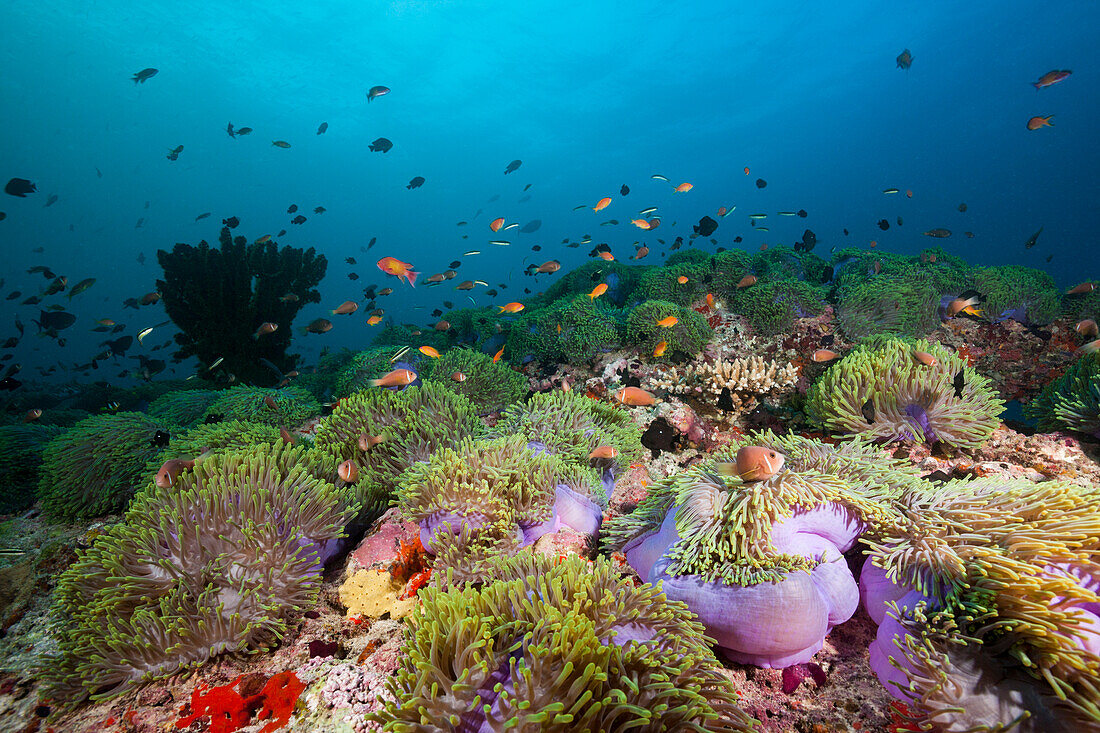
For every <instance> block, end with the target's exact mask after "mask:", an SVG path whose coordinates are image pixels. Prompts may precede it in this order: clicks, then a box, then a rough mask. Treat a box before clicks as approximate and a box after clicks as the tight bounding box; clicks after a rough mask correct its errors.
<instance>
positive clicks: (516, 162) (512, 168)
mask: <svg viewBox="0 0 1100 733" xmlns="http://www.w3.org/2000/svg"><path fill="white" fill-rule="evenodd" d="M521 165H523V161H522V160H518V159H517V160H513V161H512V162H511V163H509V164H508V167H507V168H505V169H504V175H508V174H509V173H512V172H514V171H517V170H519V167H520V166H521Z"/></svg>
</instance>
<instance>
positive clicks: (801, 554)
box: [603, 432, 918, 667]
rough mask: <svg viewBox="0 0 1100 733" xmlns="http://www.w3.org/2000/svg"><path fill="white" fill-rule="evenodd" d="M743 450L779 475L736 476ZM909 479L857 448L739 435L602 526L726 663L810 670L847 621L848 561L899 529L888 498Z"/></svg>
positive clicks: (859, 444)
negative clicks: (773, 463)
mask: <svg viewBox="0 0 1100 733" xmlns="http://www.w3.org/2000/svg"><path fill="white" fill-rule="evenodd" d="M747 446H759V447H761V448H762V449H765V450H769V451H772V452H773V453H774V454H778V455H780V456H785V467H786V469H785V470H782V471H780V472H778V473H776V474H775V475H772V476H770V477H766V478H764V479H763V480H749V479H747V478H741V476H740V475H738V474H737V473H736V470H735V469H733V466H734V463H733V462H734V460H735V456H736V455H737V452H738V450H739V449H741V448H745V447H747ZM917 480H918V479H917V478H916V476H915V473H914V472H913V471H912V470H911V469H910V468H908V467H907V466H905V467H903V465H902V464H901V463H900V462H899V461H894V460H891V459H889V458H885V457H883V456H882V455H881V454H879V453H877V451H876V450H875V449H874V448H873V446H871V445H869V444H868V443H866V442H864V441H858V440H857V441H852V442H849V443H846V444H841V445H838V446H829V445H825V444H822V443H818V442H816V441H813V440H810V439H807V438H802V437H799V436H794V435H789V436H785V437H777V436H776V435H774V434H773V433H770V432H765V433H761V434H757V435H753V436H745V437H744V438H742V439H741V440H740V441H738V442H736V443H734V444H733V445H732V446H731V447H730V448H727V449H724V450H722V451H719V452H717V453H716V454H714V456H713V457H712V458H710V459H709V460H707V461H705V462H704V463H702V464H700V465H699V466H696V467H694V468H691V469H689V470H687V471H685V472H683V473H680V474H678V475H675V476H673V477H671V478H668V479H665V480H663V481H661V482H659V483H657V484H654V485H653V486H651V487H650V493H649V496H647V497H646V499H645V500H644V501H643V502H642V503H641V504H639V505H638V507H637V509H636V510H635V511H634V512H633V513H632V514H630V515H627V516H623V517H619V518H617V519H615V520H613V521H612V522H611V523H610V524H609V525H608V526H607V527H606V528H605V532H604V537H603V543H604V547H605V549H607V550H612V551H615V550H619V551H622V552H623V553H624V554H625V556H626V560H627V562H628V563H629V564H630V565H631V567H633V568H634V569H635V570H636V571H637V572H638V574H639V576H640V577H641V579H642V580H643V581H645V582H652V583H655V582H657V581H658V580H660V581H661V582H662V583H663V588H664V590H665V593H666V594H667V595H668V597H669V598H670V599H673V600H682V601H684V602H685V603H687V605H688V608H689V609H690V610H691V611H692V612H693V613H695V614H696V615H698V616H699V617H700V620H701V621H702V622H703V624H704V625H705V626H706V628H707V633H708V634H710V635H711V636H713V637H714V638H715V639H716V640H717V642H718V646H719V648H720V649H721V650H722V651H723V653H724V654H725V655H726V656H728V657H729V658H731V659H732V660H734V661H737V662H741V663H747V664H755V665H758V666H765V667H787V666H790V665H794V664H799V663H803V662H808V661H809V660H810V659H811V658H812V657H813V655H814V654H815V653H816V652H817V651H818V650H820V649H821V646H822V642H823V639H824V637H825V634H826V633H827V632H828V630H829V629H830V628H832V627H833V626H835V625H837V624H839V623H843V622H844V621H846V620H847V619H848V618H849V617H851V615H852V614H853V613H854V612H855V610H856V607H857V605H858V600H859V593H858V590H857V587H856V582H855V580H854V578H853V577H852V574H851V571H850V570H849V569H848V566H847V564H846V563H845V561H844V553H845V552H846V551H848V550H850V549H851V548H852V547H853V546H854V545H855V542H856V540H857V539H860V538H861V537H868V536H876V535H879V534H881V533H882V532H883V531H885V528H886V527H888V526H890V525H892V524H894V523H895V522H897V521H899V520H900V517H899V516H898V513H897V512H896V511H895V510H894V509H893V507H892V500H893V499H894V498H896V497H897V496H899V495H900V494H901V492H902V491H903V490H904V489H905V488H906V487H908V486H910V485H912V484H913V483H915V482H917Z"/></svg>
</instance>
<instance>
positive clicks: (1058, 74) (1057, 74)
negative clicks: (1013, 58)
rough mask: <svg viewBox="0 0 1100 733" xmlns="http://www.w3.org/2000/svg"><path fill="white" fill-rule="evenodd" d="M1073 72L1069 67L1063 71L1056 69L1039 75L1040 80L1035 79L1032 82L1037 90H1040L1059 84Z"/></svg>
mask: <svg viewBox="0 0 1100 733" xmlns="http://www.w3.org/2000/svg"><path fill="white" fill-rule="evenodd" d="M1072 73H1073V72H1072V71H1070V70H1069V69H1064V70H1062V71H1059V70H1057V69H1055V70H1054V71H1048V72H1047V73H1045V74H1043V75H1042V76H1040V77H1039V81H1033V82H1032V83H1031V86H1033V87H1035V91H1039V90H1040V89H1042V88H1043V87H1049V86H1052V85H1054V84H1057V83H1058V82H1060V81H1062V80H1063V79H1065V78H1066V77H1068V76H1069V75H1070V74H1072Z"/></svg>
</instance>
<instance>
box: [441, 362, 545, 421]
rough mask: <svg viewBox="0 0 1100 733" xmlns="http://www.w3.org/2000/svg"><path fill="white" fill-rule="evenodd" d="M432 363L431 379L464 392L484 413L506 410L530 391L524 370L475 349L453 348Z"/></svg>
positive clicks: (458, 392) (453, 390)
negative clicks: (520, 371)
mask: <svg viewBox="0 0 1100 733" xmlns="http://www.w3.org/2000/svg"><path fill="white" fill-rule="evenodd" d="M430 364H431V376H430V377H429V381H431V382H437V383H439V384H440V385H442V386H444V387H446V388H447V389H449V390H450V391H452V392H454V393H456V394H460V395H464V396H465V397H466V398H467V399H469V400H470V402H471V403H472V404H473V406H474V408H475V409H477V411H478V413H480V414H482V415H484V414H488V413H490V412H497V411H499V410H502V409H504V408H505V407H507V406H508V405H510V404H512V403H513V402H517V401H519V400H520V399H522V398H523V396H524V395H525V394H527V379H526V378H525V377H524V376H523V375H522V374H520V373H518V372H516V371H515V370H513V369H512V368H510V367H509V366H508V365H507V364H504V363H501V362H494V361H493V358H492V357H491V356H489V355H488V354H482V353H481V352H479V351H474V350H473V349H450V350H448V351H446V352H444V353H443V355H442V356H441V357H440V358H438V359H433V360H432V361H431V362H430ZM456 374H457V375H461V379H456V378H455V375H456Z"/></svg>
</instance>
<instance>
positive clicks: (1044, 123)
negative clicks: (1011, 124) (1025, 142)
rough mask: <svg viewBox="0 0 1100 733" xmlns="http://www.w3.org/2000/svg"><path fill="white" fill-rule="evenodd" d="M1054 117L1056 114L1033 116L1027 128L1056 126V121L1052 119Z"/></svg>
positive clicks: (1036, 128)
mask: <svg viewBox="0 0 1100 733" xmlns="http://www.w3.org/2000/svg"><path fill="white" fill-rule="evenodd" d="M1053 117H1054V115H1047V116H1046V117H1039V116H1036V117H1032V118H1031V119H1029V120H1028V121H1027V129H1029V130H1038V129H1039V128H1040V127H1054V123H1053V122H1051V121H1050V120H1051V118H1053Z"/></svg>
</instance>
